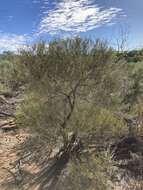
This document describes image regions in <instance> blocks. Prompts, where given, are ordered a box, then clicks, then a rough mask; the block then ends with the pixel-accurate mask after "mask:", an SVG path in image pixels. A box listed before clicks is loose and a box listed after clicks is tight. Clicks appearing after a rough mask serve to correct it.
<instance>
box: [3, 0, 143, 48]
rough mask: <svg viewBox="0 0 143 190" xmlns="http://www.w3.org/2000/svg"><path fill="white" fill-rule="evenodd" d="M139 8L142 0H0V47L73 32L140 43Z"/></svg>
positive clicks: (141, 15) (113, 42)
mask: <svg viewBox="0 0 143 190" xmlns="http://www.w3.org/2000/svg"><path fill="white" fill-rule="evenodd" d="M142 10H143V0H136V1H135V0H1V1H0V51H7V50H10V51H16V50H17V49H19V48H21V47H23V46H24V45H27V44H31V43H35V42H37V41H39V40H45V41H46V42H47V43H48V42H49V41H51V40H53V39H55V38H56V39H57V38H67V37H74V36H81V37H84V38H91V39H93V40H95V39H97V38H100V39H103V40H107V41H108V42H109V43H110V44H111V45H112V46H114V47H116V46H117V42H120V41H121V40H122V39H123V37H124V38H125V37H126V39H127V43H126V45H125V46H126V47H125V48H126V49H131V48H139V47H143V23H142V19H143V11H142Z"/></svg>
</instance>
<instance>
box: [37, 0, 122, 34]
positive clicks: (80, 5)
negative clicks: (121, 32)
mask: <svg viewBox="0 0 143 190" xmlns="http://www.w3.org/2000/svg"><path fill="white" fill-rule="evenodd" d="M44 2H45V8H46V7H47V11H44V16H43V18H42V20H41V23H40V26H39V30H38V33H39V34H44V33H45V34H46V33H48V34H51V35H55V34H56V35H57V34H60V33H71V34H78V33H80V32H87V31H90V30H92V29H95V28H97V27H100V26H102V25H105V24H110V25H111V24H112V23H113V20H114V19H115V18H116V16H117V15H119V14H121V12H122V10H121V9H119V8H113V7H111V8H107V9H103V8H102V7H99V6H98V5H95V3H93V1H92V0H62V1H60V2H57V3H56V4H55V8H54V9H52V10H49V8H48V5H46V4H47V3H48V1H47V0H45V1H44Z"/></svg>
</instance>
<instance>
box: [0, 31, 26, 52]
mask: <svg viewBox="0 0 143 190" xmlns="http://www.w3.org/2000/svg"><path fill="white" fill-rule="evenodd" d="M28 40H29V37H28V36H27V35H16V34H5V33H0V51H8V50H9V51H14V52H15V51H17V50H18V49H20V48H22V47H24V46H25V45H26V44H27V42H28Z"/></svg>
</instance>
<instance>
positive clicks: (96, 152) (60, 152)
mask: <svg viewBox="0 0 143 190" xmlns="http://www.w3.org/2000/svg"><path fill="white" fill-rule="evenodd" d="M142 89H143V50H142V49H141V50H134V51H133V50H132V51H129V52H128V51H122V52H117V51H116V50H114V49H113V48H111V47H109V46H108V44H107V43H106V42H104V41H100V40H97V41H95V42H92V41H91V40H87V39H81V38H78V37H77V38H74V39H66V40H55V41H52V42H51V43H50V44H49V46H48V47H47V45H46V44H45V43H44V42H40V43H37V44H35V45H33V46H29V47H27V48H26V49H23V50H20V51H19V52H18V53H17V54H14V53H11V52H5V53H3V54H1V56H0V119H2V120H4V119H3V117H4V118H5V117H10V118H12V119H13V123H14V124H13V123H12V124H11V123H10V124H9V122H8V121H9V120H8V119H7V122H8V124H7V125H10V126H8V127H9V128H10V127H11V126H12V127H13V128H14V127H16V131H15V132H14V133H13V131H12V132H11V130H10V131H9V130H8V129H7V128H6V129H7V130H4V127H3V126H2V127H1V126H0V127H1V129H2V130H3V132H2V133H1V135H2V136H5V135H6V134H7V133H8V134H9V133H10V134H11V133H12V134H11V135H12V136H15V135H16V137H17V138H18V135H19V134H21V133H22V134H26V135H27V134H28V135H27V136H26V138H24V140H22V142H20V143H18V144H16V145H15V146H14V147H13V149H12V151H15V155H16V156H15V161H13V163H11V164H12V165H13V166H14V167H13V170H11V169H9V168H5V170H6V171H8V172H9V173H11V178H10V179H9V180H8V181H6V180H5V181H3V183H2V188H1V190H3V189H6V190H8V189H13V190H14V189H19V190H20V189H29V190H32V189H33V190H34V189H39V190H54V189H55V190H106V189H107V190H108V189H109V190H111V189H115V190H116V189H117V190H118V189H125V190H141V189H143V185H142V180H143V167H142V165H143V160H142V159H143V141H142V137H143V107H142V106H143V91H142ZM12 100H13V102H12ZM9 101H10V103H11V104H10V106H8V105H7V106H6V104H9ZM12 103H13V104H12ZM11 106H12V108H11ZM2 108H5V109H4V110H3V109H2ZM9 111H10V113H9ZM1 112H2V113H1ZM6 113H9V115H4V114H6ZM2 114H3V115H2ZM10 114H11V115H10ZM12 130H13V129H12ZM33 165H34V166H33ZM30 166H32V169H31V170H30V169H27V168H30ZM15 168H18V169H15ZM33 168H34V169H33ZM0 187H1V186H0Z"/></svg>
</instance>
